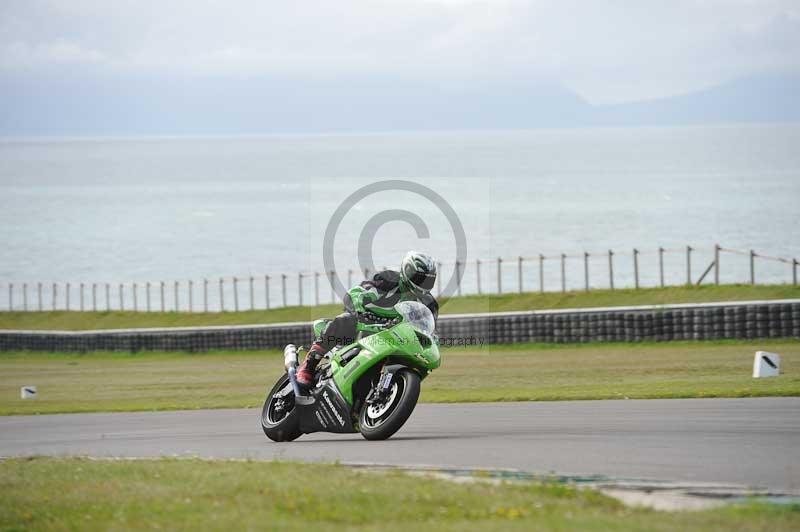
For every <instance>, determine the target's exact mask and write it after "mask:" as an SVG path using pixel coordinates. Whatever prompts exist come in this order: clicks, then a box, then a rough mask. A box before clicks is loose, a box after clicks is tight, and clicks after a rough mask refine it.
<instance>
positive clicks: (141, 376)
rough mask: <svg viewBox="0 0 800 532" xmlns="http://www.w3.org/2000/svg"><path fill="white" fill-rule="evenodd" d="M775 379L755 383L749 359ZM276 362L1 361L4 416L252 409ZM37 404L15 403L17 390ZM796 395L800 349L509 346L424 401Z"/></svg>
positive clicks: (429, 387) (267, 358) (458, 352)
mask: <svg viewBox="0 0 800 532" xmlns="http://www.w3.org/2000/svg"><path fill="white" fill-rule="evenodd" d="M760 349H764V350H769V351H774V352H777V353H779V354H780V355H781V356H782V365H781V375H780V376H779V377H776V378H769V379H753V378H752V377H751V372H752V364H753V353H754V352H755V351H757V350H760ZM282 369H283V360H282V357H281V354H280V353H278V352H275V351H273V352H241V351H235V352H211V353H202V354H189V353H174V352H170V353H137V354H130V353H90V354H76V353H33V352H5V353H0V414H4V415H8V414H35V413H60V412H101V411H106V412H113V411H136V410H171V409H196V408H228V407H230V408H234V407H260V406H261V404H262V402H263V400H264V395H265V393H266V391H267V390H268V389H269V387H270V386H271V385H272V384H273V383H274V381H275V380H276V379H277V378H278V375H279V374H280V373H281V371H282ZM26 385H36V386H38V390H39V397H38V398H37V399H34V400H22V399H20V396H19V391H20V387H21V386H26ZM757 396H800V341H798V340H761V341H718V342H670V343H642V344H582V345H515V346H487V347H484V348H483V349H461V348H451V349H445V350H443V353H442V367H441V368H440V369H438V370H437V371H436V372H434V373H433V375H431V376H430V377H429V378H428V379H426V380H425V382H423V386H422V397H421V401H423V402H461V401H529V400H535V401H538V400H573V399H623V398H626V397H627V398H631V399H636V398H678V397H757Z"/></svg>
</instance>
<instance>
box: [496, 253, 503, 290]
mask: <svg viewBox="0 0 800 532" xmlns="http://www.w3.org/2000/svg"><path fill="white" fill-rule="evenodd" d="M502 269H503V259H502V258H500V257H497V293H498V294H502V293H503V275H502Z"/></svg>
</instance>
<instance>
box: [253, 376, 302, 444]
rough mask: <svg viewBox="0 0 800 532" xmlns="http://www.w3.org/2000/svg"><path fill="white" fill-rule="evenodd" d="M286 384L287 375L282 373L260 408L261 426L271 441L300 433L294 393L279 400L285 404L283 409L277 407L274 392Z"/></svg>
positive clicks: (293, 436) (286, 438) (290, 438)
mask: <svg viewBox="0 0 800 532" xmlns="http://www.w3.org/2000/svg"><path fill="white" fill-rule="evenodd" d="M287 384H289V376H288V375H286V374H284V375H283V376H281V378H280V379H278V382H276V383H275V386H273V387H272V390H270V392H269V394H268V395H267V399H266V400H265V401H264V406H263V408H262V409H261V428H262V429H263V430H264V434H265V435H266V436H267V438H269V439H270V440H272V441H277V442H282V441H292V440H295V439H297V438H298V437H299V436H300V435H301V434H302V432H300V418H299V417H298V414H297V410H296V409H295V408H294V394H290V395H289V396H287V397H286V398H285V399H282V400H281V401H282V402H283V403H284V405H285V406H284V408H283V409H281V408H279V407H280V404H279V401H278V399H279V398H276V397H275V394H276V393H278V392H279V391H281V390H282V389H283V388H284V387H285V386H286V385H287Z"/></svg>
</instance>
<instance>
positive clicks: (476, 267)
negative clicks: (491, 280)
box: [475, 259, 481, 295]
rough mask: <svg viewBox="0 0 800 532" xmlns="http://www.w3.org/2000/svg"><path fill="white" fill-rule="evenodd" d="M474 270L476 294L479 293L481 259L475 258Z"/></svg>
mask: <svg viewBox="0 0 800 532" xmlns="http://www.w3.org/2000/svg"><path fill="white" fill-rule="evenodd" d="M475 272H476V276H477V277H476V278H477V280H478V295H481V259H475Z"/></svg>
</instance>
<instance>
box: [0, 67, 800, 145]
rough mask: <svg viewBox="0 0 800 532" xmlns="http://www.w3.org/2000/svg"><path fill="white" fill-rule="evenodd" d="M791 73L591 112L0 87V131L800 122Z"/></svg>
mask: <svg viewBox="0 0 800 532" xmlns="http://www.w3.org/2000/svg"><path fill="white" fill-rule="evenodd" d="M798 94H800V75H795V76H760V77H753V78H747V79H741V80H736V81H732V82H730V83H726V84H723V85H720V86H717V87H714V88H710V89H707V90H703V91H699V92H694V93H691V94H685V95H680V96H674V97H670V98H663V99H658V100H649V101H642V102H635V103H627V104H620V105H608V106H592V105H590V104H588V103H587V102H585V101H584V100H582V99H581V98H580V97H578V96H577V95H575V94H574V93H572V92H571V91H569V90H567V89H566V88H564V87H562V86H560V85H558V84H554V83H543V82H519V81H514V82H508V83H506V84H498V83H490V82H487V83H484V84H481V83H472V84H468V83H462V84H456V83H453V84H451V85H449V86H441V85H436V84H433V83H431V84H427V83H420V82H412V81H409V80H397V79H355V78H354V79H340V80H296V79H275V78H265V77H260V78H247V79H224V78H211V77H208V78H199V77H195V78H191V79H185V78H181V77H178V76H175V77H173V78H171V79H148V78H146V77H135V76H127V77H115V78H108V77H99V76H95V77H92V76H88V75H84V74H81V73H75V72H73V73H64V74H63V75H59V76H52V77H49V78H45V77H39V78H33V77H31V78H24V79H19V78H15V79H13V80H10V79H9V80H4V82H3V83H0V135H2V136H39V135H154V134H155V135H158V134H166V135H173V134H174V135H181V134H189V135H226V134H259V133H317V132H364V131H398V130H400V131H408V130H437V129H512V128H514V129H516V128H542V127H575V126H584V125H667V124H669V125H673V124H702V123H721V122H793V121H800V98H798V97H797V95H798Z"/></svg>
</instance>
